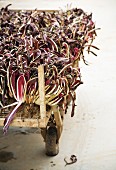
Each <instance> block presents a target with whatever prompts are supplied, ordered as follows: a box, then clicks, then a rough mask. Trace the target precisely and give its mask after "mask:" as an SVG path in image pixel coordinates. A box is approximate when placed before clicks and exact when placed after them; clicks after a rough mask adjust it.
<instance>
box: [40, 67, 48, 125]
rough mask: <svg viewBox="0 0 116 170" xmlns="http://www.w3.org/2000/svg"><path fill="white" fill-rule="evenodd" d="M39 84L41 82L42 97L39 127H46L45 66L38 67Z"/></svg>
mask: <svg viewBox="0 0 116 170" xmlns="http://www.w3.org/2000/svg"><path fill="white" fill-rule="evenodd" d="M38 84H39V98H40V119H39V122H38V123H39V127H41V128H44V127H46V104H45V79H44V66H43V65H40V66H39V67H38Z"/></svg>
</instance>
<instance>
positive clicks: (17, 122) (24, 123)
mask: <svg viewBox="0 0 116 170" xmlns="http://www.w3.org/2000/svg"><path fill="white" fill-rule="evenodd" d="M4 119H5V118H0V126H3V124H4ZM10 126H19V127H38V120H37V119H20V118H16V119H14V120H13V122H12V123H11V125H10Z"/></svg>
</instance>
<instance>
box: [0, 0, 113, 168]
mask: <svg viewBox="0 0 116 170" xmlns="http://www.w3.org/2000/svg"><path fill="white" fill-rule="evenodd" d="M6 2H7V1H4V2H3V1H0V5H3V4H5V3H6ZM12 2H13V1H12ZM16 2H17V3H18V8H22V7H24V8H25V7H26V8H28V9H29V8H33V9H34V8H35V7H38V9H58V7H63V6H66V4H67V3H68V2H69V4H71V3H72V7H73V6H75V7H76V6H79V7H81V8H82V9H84V10H85V11H88V12H92V13H93V18H94V21H96V26H97V27H101V30H100V31H98V38H97V39H96V41H95V42H94V44H95V45H96V46H98V47H99V48H100V51H96V52H97V54H98V57H94V56H89V57H87V58H86V59H87V60H88V61H89V63H90V65H89V66H86V65H84V64H81V71H82V79H83V81H84V85H81V86H80V87H79V88H78V90H77V108H76V112H75V117H74V118H70V112H69V114H67V115H66V116H65V120H64V130H63V134H62V137H61V140H60V153H59V155H58V156H56V157H52V158H49V157H46V156H45V155H44V152H43V149H44V143H43V141H42V138H41V136H40V135H39V137H38V134H30V135H26V136H23V135H20V134H18V135H15V130H14V131H12V130H11V132H9V134H8V136H7V137H2V135H1V138H0V148H1V147H3V146H6V145H7V144H8V145H9V147H8V148H7V149H6V150H8V151H13V152H14V154H15V155H16V157H17V160H11V161H9V162H7V163H1V162H0V168H1V170H6V169H7V170H8V169H9V170H30V169H31V168H32V169H34V170H47V169H49V170H51V169H54V170H63V169H67V170H116V104H115V103H116V52H115V51H116V8H115V7H116V1H115V0H102V1H100V0H97V1H93V0H88V1H85V0H79V1H76V0H72V1H66V0H64V1H61V0H59V1H57V0H48V1H47V0H46V1H45V0H43V1H40V0H38V1H37V0H36V1H33V4H32V3H28V4H27V2H29V1H25V2H24V3H23V4H22V1H19V0H17V1H15V3H16ZM76 4H77V5H76ZM14 8H15V5H14ZM23 146H24V148H22V147H23ZM71 154H75V155H76V156H77V158H78V161H77V163H75V164H73V165H67V166H66V167H65V163H64V157H65V156H68V157H70V156H71ZM51 161H53V162H54V163H55V166H53V167H52V166H51V163H50V162H51Z"/></svg>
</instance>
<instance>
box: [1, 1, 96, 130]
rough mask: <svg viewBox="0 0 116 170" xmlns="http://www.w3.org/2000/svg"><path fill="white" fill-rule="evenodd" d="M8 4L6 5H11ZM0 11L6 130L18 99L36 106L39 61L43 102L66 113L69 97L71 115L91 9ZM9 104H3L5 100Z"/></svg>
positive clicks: (89, 36) (90, 33)
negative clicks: (43, 89) (79, 63)
mask: <svg viewBox="0 0 116 170" xmlns="http://www.w3.org/2000/svg"><path fill="white" fill-rule="evenodd" d="M10 5H11V4H10ZM10 5H8V6H6V7H4V8H2V9H1V11H0V107H1V108H7V107H11V106H15V107H14V108H13V110H12V111H11V112H10V113H9V114H8V115H7V117H6V119H5V122H4V128H3V129H4V132H7V130H8V127H9V125H10V123H11V122H12V120H13V118H14V116H15V114H16V113H17V110H18V108H19V107H20V106H21V105H22V104H23V103H28V104H32V103H34V104H35V105H39V91H38V87H39V80H38V66H39V65H41V64H42V65H44V76H45V102H46V105H48V106H50V107H51V106H53V105H58V106H59V107H60V108H62V110H64V112H66V110H67V107H68V104H69V102H70V101H72V112H71V116H73V115H74V107H75V100H76V94H75V90H76V88H77V87H78V86H79V85H80V84H82V81H81V74H80V68H79V65H78V62H79V60H80V59H83V61H84V62H85V64H87V63H86V61H85V58H84V50H85V49H86V50H87V51H88V53H93V54H94V55H96V54H95V53H94V52H93V51H91V48H93V49H98V48H97V47H95V46H93V45H92V42H93V40H94V39H95V36H96V28H95V23H94V22H93V21H92V14H87V13H85V12H84V11H83V10H82V9H77V8H74V9H70V10H67V11H53V12H45V11H43V12H38V11H37V10H34V11H11V10H9V9H8V7H9V6H10ZM11 98H12V99H14V102H13V103H10V104H9V103H8V101H10V99H11Z"/></svg>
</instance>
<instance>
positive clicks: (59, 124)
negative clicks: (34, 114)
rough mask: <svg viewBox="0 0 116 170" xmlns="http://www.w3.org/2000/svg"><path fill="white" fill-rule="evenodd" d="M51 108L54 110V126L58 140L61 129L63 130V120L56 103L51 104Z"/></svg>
mask: <svg viewBox="0 0 116 170" xmlns="http://www.w3.org/2000/svg"><path fill="white" fill-rule="evenodd" d="M52 109H53V112H54V118H55V121H56V126H57V135H58V140H59V138H60V136H61V133H62V130H63V121H62V118H61V114H60V111H59V108H58V106H57V105H56V106H53V107H52Z"/></svg>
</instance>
